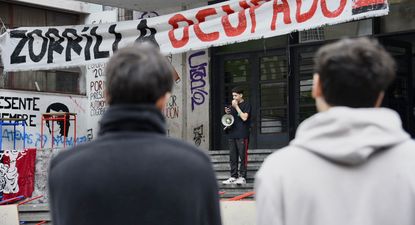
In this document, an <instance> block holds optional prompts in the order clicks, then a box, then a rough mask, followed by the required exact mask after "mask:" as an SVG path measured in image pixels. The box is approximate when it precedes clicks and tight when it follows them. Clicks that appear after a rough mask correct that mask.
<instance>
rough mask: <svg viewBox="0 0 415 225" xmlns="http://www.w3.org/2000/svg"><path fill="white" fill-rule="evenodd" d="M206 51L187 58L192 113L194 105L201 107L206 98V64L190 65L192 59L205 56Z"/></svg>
mask: <svg viewBox="0 0 415 225" xmlns="http://www.w3.org/2000/svg"><path fill="white" fill-rule="evenodd" d="M205 54H206V51H199V52H195V53H193V54H191V55H190V56H189V59H188V62H189V67H190V71H189V74H190V93H191V103H192V111H193V110H194V109H195V106H196V105H201V104H203V103H205V99H206V96H207V95H208V92H207V91H206V90H205V86H206V81H205V78H206V76H207V74H206V67H207V63H206V62H204V63H200V64H197V65H194V64H193V63H192V60H193V58H195V57H198V56H202V55H205Z"/></svg>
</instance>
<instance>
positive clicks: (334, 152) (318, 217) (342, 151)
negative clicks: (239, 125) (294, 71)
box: [255, 107, 415, 225]
mask: <svg viewBox="0 0 415 225" xmlns="http://www.w3.org/2000/svg"><path fill="white" fill-rule="evenodd" d="M255 190H256V202H257V221H258V223H257V225H415V143H414V141H412V140H411V139H410V136H409V135H408V134H407V133H406V132H405V131H404V130H403V129H402V126H401V120H400V118H399V115H398V114H397V113H395V112H394V111H392V110H389V109H385V108H365V109H351V108H347V107H332V108H331V109H329V110H328V111H326V112H322V113H318V114H316V115H314V116H312V117H310V118H309V119H307V120H306V121H304V122H303V123H302V124H301V125H300V126H299V128H298V130H297V134H296V138H295V139H294V140H293V141H292V142H291V143H290V145H289V146H288V147H285V148H283V149H282V150H279V151H276V152H274V153H273V154H271V155H270V156H269V157H268V158H267V159H266V160H265V162H264V163H263V165H262V166H261V168H260V170H259V171H258V173H257V175H256V180H255Z"/></svg>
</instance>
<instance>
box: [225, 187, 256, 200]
mask: <svg viewBox="0 0 415 225" xmlns="http://www.w3.org/2000/svg"><path fill="white" fill-rule="evenodd" d="M251 191H252V190H236V189H235V190H226V191H224V192H222V193H221V194H220V196H219V197H220V198H221V199H227V198H233V197H236V196H239V195H243V194H245V193H247V192H251ZM243 199H245V200H247V199H249V200H252V199H254V195H251V196H249V197H245V198H243Z"/></svg>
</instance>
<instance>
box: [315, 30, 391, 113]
mask: <svg viewBox="0 0 415 225" xmlns="http://www.w3.org/2000/svg"><path fill="white" fill-rule="evenodd" d="M314 60H315V64H314V66H315V68H314V69H315V72H316V73H318V74H319V75H320V82H321V88H322V93H323V96H324V99H325V100H326V102H327V103H328V104H329V105H331V106H348V107H353V108H366V107H373V106H374V105H375V103H376V100H377V98H378V96H379V94H380V93H381V92H382V91H385V90H386V89H387V88H388V86H389V85H390V83H391V82H392V81H393V80H394V78H395V76H396V75H395V61H394V59H393V58H392V57H391V56H390V55H389V53H387V52H386V50H385V49H384V48H383V47H382V46H381V45H380V44H379V43H378V41H377V40H374V39H373V40H371V39H368V38H357V39H342V40H340V41H337V42H335V43H332V44H328V45H326V46H323V47H322V48H320V49H319V51H318V52H317V54H316V57H315V59H314Z"/></svg>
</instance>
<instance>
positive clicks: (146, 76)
mask: <svg viewBox="0 0 415 225" xmlns="http://www.w3.org/2000/svg"><path fill="white" fill-rule="evenodd" d="M105 76H106V81H105V82H106V91H107V94H108V97H109V99H108V104H109V105H116V104H141V103H145V104H153V103H155V102H156V101H157V100H158V99H159V98H160V97H162V96H163V95H165V94H166V93H167V92H171V90H172V87H173V68H172V65H171V64H170V63H169V62H168V61H167V59H166V57H164V56H163V55H162V54H161V53H160V51H159V50H158V48H157V47H155V46H154V45H152V44H151V43H148V42H144V43H137V44H134V45H132V46H128V47H125V48H122V49H119V50H118V51H117V52H116V53H115V54H114V55H113V56H112V57H111V59H110V60H109V62H108V64H107V68H106V75H105Z"/></svg>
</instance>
